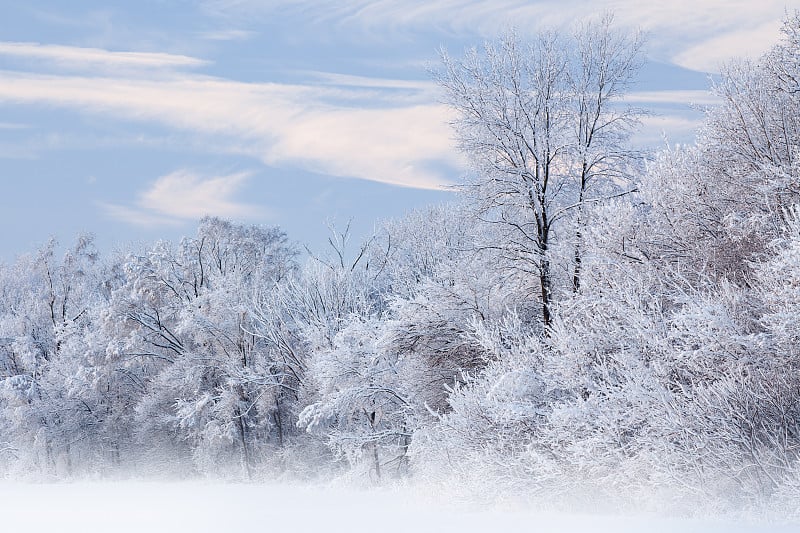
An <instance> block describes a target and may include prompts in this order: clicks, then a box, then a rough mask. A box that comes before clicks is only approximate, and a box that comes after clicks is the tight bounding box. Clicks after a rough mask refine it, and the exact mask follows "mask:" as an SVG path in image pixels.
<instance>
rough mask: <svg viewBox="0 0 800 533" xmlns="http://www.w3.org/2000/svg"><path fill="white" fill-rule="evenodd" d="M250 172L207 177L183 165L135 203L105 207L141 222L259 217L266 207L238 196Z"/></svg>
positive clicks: (108, 211)
mask: <svg viewBox="0 0 800 533" xmlns="http://www.w3.org/2000/svg"><path fill="white" fill-rule="evenodd" d="M250 176H251V174H250V173H245V172H240V173H236V174H229V175H225V176H212V177H203V176H200V175H198V174H196V173H194V172H192V171H190V170H186V169H181V170H177V171H175V172H172V173H170V174H167V175H165V176H161V177H160V178H158V179H157V180H155V182H153V183H152V185H151V186H150V188H148V189H147V190H145V191H142V192H140V193H139V196H138V199H137V201H136V202H135V204H134V205H132V206H129V205H120V204H108V203H106V204H101V207H102V208H103V209H104V210H105V212H106V214H107V215H109V216H111V217H112V218H116V219H118V220H122V221H123V222H127V223H129V224H133V225H137V226H161V225H176V224H180V223H182V222H184V221H187V220H191V221H194V220H197V219H199V218H202V217H204V216H206V215H209V216H221V217H227V218H236V219H243V218H246V219H252V218H257V217H259V216H263V214H264V212H263V210H262V209H260V208H258V207H256V206H254V205H250V204H246V203H241V202H238V201H236V199H235V197H236V195H237V193H239V191H240V190H241V188H242V187H243V186H244V184H245V182H246V181H247V180H248V179H249V178H250Z"/></svg>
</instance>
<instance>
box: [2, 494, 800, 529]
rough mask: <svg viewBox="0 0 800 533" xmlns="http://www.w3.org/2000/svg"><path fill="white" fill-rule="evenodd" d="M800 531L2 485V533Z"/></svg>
mask: <svg viewBox="0 0 800 533" xmlns="http://www.w3.org/2000/svg"><path fill="white" fill-rule="evenodd" d="M796 527H797V526H789V525H785V526H780V525H776V524H769V525H766V524H765V525H761V526H759V525H755V524H737V523H731V522H711V521H709V522H703V521H699V520H680V519H664V518H659V517H655V516H635V517H618V516H616V517H615V516H597V515H566V514H555V513H541V512H527V511H524V510H516V511H510V510H501V509H477V508H469V507H467V506H464V505H458V506H457V505H442V504H441V503H436V502H434V501H433V500H432V498H431V497H430V496H429V495H425V494H423V493H421V492H418V491H417V492H415V491H413V490H410V489H403V490H383V491H381V490H376V491H356V490H342V489H330V488H319V487H310V486H297V485H257V484H250V485H247V484H212V483H199V482H174V483H148V482H126V483H113V482H98V483H60V484H20V483H10V482H7V483H0V531H25V532H26V533H29V532H39V531H42V532H48V533H51V532H52V533H55V532H59V533H61V532H64V533H69V532H76V533H77V532H79V533H90V532H101V531H102V532H104V533H105V532H110V531H113V532H128V531H130V532H134V531H135V532H148V533H150V532H162V531H163V532H170V533H179V532H190V533H200V532H214V533H223V532H227V531H248V532H261V531H263V532H269V531H291V532H293V533H294V532H323V533H332V532H348V533H358V532H367V531H369V532H375V533H378V532H380V533H392V532H398V533H399V532H403V533H412V532H413V533H418V532H428V531H430V532H436V533H446V532H459V533H470V532H517V531H519V532H523V531H524V532H559V533H560V532H564V533H578V532H581V533H604V532H613V533H625V532H647V533H684V532H696V533H709V532H714V533H717V532H718V533H723V532H724V533H756V532H761V531H763V532H766V531H769V532H789V531H797V529H796Z"/></svg>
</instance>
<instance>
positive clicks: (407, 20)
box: [206, 0, 786, 72]
mask: <svg viewBox="0 0 800 533" xmlns="http://www.w3.org/2000/svg"><path fill="white" fill-rule="evenodd" d="M206 5H208V6H212V8H214V7H215V8H216V12H218V13H225V16H226V17H230V16H232V13H239V14H240V15H241V16H242V17H248V18H253V17H255V16H258V15H261V16H271V15H273V14H274V13H276V12H281V13H286V12H287V11H288V12H293V13H295V14H296V15H297V16H298V17H300V18H302V19H303V20H309V21H311V22H312V23H314V24H316V25H317V26H320V27H325V28H326V30H327V29H328V28H331V27H333V28H337V29H338V30H340V31H341V32H342V33H344V34H349V35H351V36H352V37H351V38H365V37H367V38H373V39H376V38H377V39H380V38H381V36H384V35H392V34H393V33H397V32H417V31H420V32H426V31H432V30H433V31H439V32H442V31H445V32H448V33H453V34H457V35H465V34H466V35H470V34H471V35H475V34H477V35H480V36H481V37H492V36H495V35H497V34H498V33H499V32H502V31H503V30H505V29H506V28H508V27H510V26H513V27H516V28H518V29H519V31H522V32H525V31H536V30H538V29H541V28H544V27H553V26H555V27H569V26H570V25H572V24H573V22H574V21H575V20H581V19H584V18H586V16H587V14H591V13H598V12H600V11H602V10H604V9H605V10H611V11H613V12H614V13H615V14H616V18H617V20H618V21H619V22H620V23H621V24H622V25H626V26H631V27H641V28H643V29H644V30H645V31H647V32H648V33H649V34H650V35H651V40H650V43H649V44H650V46H649V51H650V53H651V55H652V56H653V57H654V58H656V59H658V60H666V61H670V62H672V63H675V64H677V65H680V66H683V67H685V68H690V69H695V70H700V71H709V72H714V71H716V69H717V67H718V66H719V64H720V63H722V62H723V61H725V60H727V59H729V58H730V56H732V55H748V54H756V55H757V54H760V53H762V52H764V51H765V50H766V49H767V47H768V46H769V45H770V44H771V43H773V42H774V41H775V39H776V38H777V35H778V29H779V27H780V20H781V18H782V17H783V15H784V10H785V9H786V2H785V0H760V1H758V2H752V1H731V0H672V1H670V2H642V1H641V0H534V1H531V0H384V1H381V2H371V1H369V0H236V1H231V0H207V1H206ZM212 11H214V10H213V9H212ZM742 28H748V29H747V30H742ZM356 36H357V37H356Z"/></svg>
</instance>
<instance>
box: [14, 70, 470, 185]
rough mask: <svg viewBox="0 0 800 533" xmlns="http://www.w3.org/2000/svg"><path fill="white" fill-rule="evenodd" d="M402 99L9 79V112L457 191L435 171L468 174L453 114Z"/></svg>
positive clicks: (269, 88) (357, 93)
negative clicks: (140, 130) (134, 127)
mask: <svg viewBox="0 0 800 533" xmlns="http://www.w3.org/2000/svg"><path fill="white" fill-rule="evenodd" d="M361 83H365V82H363V80H362V81H361ZM367 85H369V84H367ZM373 85H375V86H380V83H379V82H376V83H375V84H373ZM375 91H378V93H379V94H380V96H379V97H377V98H376V97H375V94H374V93H375ZM406 91H407V92H410V93H413V89H408V88H407V89H406ZM394 98H395V97H394V96H392V97H387V95H385V94H383V93H380V91H379V89H376V88H372V87H370V88H368V89H365V90H362V89H360V88H357V87H356V88H350V89H347V88H342V87H320V86H308V85H289V84H277V83H245V82H237V81H230V80H225V79H220V78H213V77H207V76H198V75H189V74H184V75H181V76H173V77H170V78H167V79H158V80H154V79H143V78H135V77H124V78H121V77H88V76H87V77H84V76H65V75H38V74H29V73H21V72H9V71H0V102H13V103H18V104H48V105H57V106H62V107H65V108H72V109H79V110H81V111H84V112H89V113H94V114H105V115H111V116H114V117H117V118H122V119H128V120H137V121H147V122H155V123H159V124H162V125H165V126H167V127H170V128H174V129H180V130H186V131H190V132H193V133H197V134H200V135H207V136H214V137H215V141H216V142H215V143H214V144H215V145H216V146H218V147H230V146H235V150H236V151H237V153H246V154H248V155H250V156H252V157H256V158H258V159H260V160H261V161H263V162H264V163H266V164H268V165H271V166H280V165H285V164H291V165H293V166H299V167H301V168H305V169H307V170H311V171H315V172H320V173H326V174H332V175H336V176H342V177H354V178H360V179H366V180H372V181H378V182H382V183H388V184H393V185H399V186H404V187H414V188H423V189H439V188H442V187H444V186H446V185H448V184H449V179H450V178H449V177H448V176H444V175H442V174H441V172H439V171H434V170H431V168H432V167H434V166H438V167H440V166H441V165H442V164H444V165H445V166H447V167H449V168H452V169H454V171H453V174H452V175H455V174H457V173H458V169H459V168H460V165H461V163H460V160H459V158H458V156H457V154H456V152H455V150H454V148H453V144H452V142H451V141H450V136H451V133H450V130H449V126H448V125H447V120H448V117H449V115H448V111H447V109H446V108H445V107H444V106H442V105H438V104H420V103H418V102H417V101H415V98H413V97H409V100H410V103H409V102H404V101H403V97H402V96H399V97H398V98H397V100H398V101H399V103H394V104H393V103H392V101H393V99H394ZM369 104H371V105H369ZM220 141H228V142H220Z"/></svg>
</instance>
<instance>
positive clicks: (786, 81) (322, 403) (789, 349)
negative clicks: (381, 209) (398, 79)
mask: <svg viewBox="0 0 800 533" xmlns="http://www.w3.org/2000/svg"><path fill="white" fill-rule="evenodd" d="M643 61H644V59H643V40H642V38H641V36H640V35H638V34H635V33H628V32H625V31H621V30H619V29H617V28H616V27H615V26H614V25H613V23H612V21H611V19H610V18H609V17H606V18H601V19H599V20H596V21H595V22H593V23H590V24H585V25H582V26H580V27H578V28H577V29H576V30H575V31H574V32H573V33H570V34H565V33H558V32H544V33H542V34H540V35H539V36H538V37H536V38H533V39H529V40H525V39H521V38H519V37H518V36H516V35H515V34H514V33H509V34H507V35H506V36H505V37H503V38H500V39H497V40H495V41H491V42H487V43H486V44H485V45H484V46H483V47H481V48H477V49H474V50H470V51H467V52H466V53H464V54H463V55H461V56H455V57H454V56H451V55H448V54H447V53H445V52H443V53H442V56H441V62H440V64H439V67H438V68H437V69H436V71H435V72H434V73H433V76H434V78H435V81H436V82H437V83H438V85H439V86H440V88H441V90H442V94H443V95H444V98H445V99H446V101H447V103H448V104H449V105H450V107H451V108H452V110H453V112H454V115H453V116H454V117H455V120H454V122H453V124H452V125H453V133H454V135H455V136H456V138H457V141H458V146H459V149H460V150H461V151H462V153H463V155H464V156H465V157H466V159H467V160H468V161H469V163H470V171H469V173H468V175H467V176H466V177H465V178H464V180H463V182H462V184H461V185H460V186H459V187H458V194H457V195H455V196H456V199H455V200H454V201H453V202H451V203H448V204H443V205H433V206H430V207H426V208H423V209H418V210H416V211H413V212H410V213H408V214H407V215H406V216H404V217H401V218H398V219H393V220H385V221H382V222H380V223H379V225H378V226H377V227H376V230H375V232H374V234H373V235H372V236H371V237H370V238H368V239H366V240H364V241H363V242H353V241H354V239H352V238H351V235H350V231H349V229H348V228H347V227H343V228H342V227H338V228H337V227H332V228H331V232H330V238H329V245H330V246H329V247H328V249H327V252H323V253H311V252H304V251H303V248H302V247H301V246H300V245H298V244H296V243H294V242H292V241H291V240H290V238H289V237H288V236H287V235H286V234H285V233H284V232H283V231H282V230H280V229H279V228H273V227H264V226H255V225H244V224H238V223H235V222H232V221H228V220H223V219H219V218H213V217H206V218H204V219H202V220H201V221H200V222H199V225H198V227H197V230H196V233H195V234H193V235H188V236H186V237H184V238H183V239H181V240H180V241H178V242H169V241H159V242H155V243H152V244H149V245H130V246H129V247H127V249H125V250H124V251H120V252H115V253H110V254H107V255H103V256H101V255H100V254H99V252H98V251H97V249H96V246H95V243H94V241H93V238H92V236H91V235H81V236H79V237H78V238H77V239H76V241H75V242H74V244H72V245H70V246H69V247H67V248H63V247H61V246H60V245H59V244H57V243H56V242H54V241H52V242H49V243H47V244H46V245H44V246H43V247H41V248H40V249H38V250H36V251H33V252H31V253H28V254H25V255H20V256H18V257H17V258H16V259H15V260H14V261H12V262H10V263H8V264H0V472H2V475H3V476H4V477H6V478H9V479H35V480H63V479H105V478H113V479H119V478H130V477H136V478H141V477H144V478H150V477H153V478H182V479H186V478H196V477H210V478H214V479H224V480H236V481H242V480H245V481H247V480H252V481H261V480H283V479H303V480H317V479H333V478H346V479H351V480H353V481H354V482H356V483H360V484H365V485H378V484H388V483H394V482H396V481H402V482H405V481H407V480H413V481H415V482H420V483H429V484H433V485H435V486H441V487H449V488H453V489H454V490H456V489H457V490H459V491H461V492H464V493H469V494H473V495H474V496H475V497H477V498H480V499H482V500H489V501H491V500H493V499H497V498H502V497H504V496H506V495H514V496H515V497H521V498H529V499H530V500H531V501H536V502H539V503H541V504H542V505H545V506H572V505H587V502H588V505H590V506H611V507H614V508H623V509H624V508H630V507H633V506H635V507H637V508H644V509H655V510H660V511H669V512H672V511H679V512H694V513H704V512H708V511H713V512H723V513H724V512H738V511H740V510H742V509H745V510H752V511H758V512H762V511H771V510H774V511H775V512H780V513H783V514H784V515H787V514H788V516H789V517H790V518H798V517H800V508H798V505H797V501H798V499H800V207H798V205H800V13H797V12H795V13H794V14H791V15H788V16H787V18H786V19H785V22H784V26H783V30H782V37H781V40H780V41H779V42H778V43H776V44H775V45H774V46H773V47H772V48H771V49H770V50H769V52H767V53H766V54H765V55H763V56H762V57H761V58H759V59H757V60H734V61H732V62H730V63H728V64H727V65H726V66H725V68H724V69H723V71H722V74H721V76H720V77H719V78H718V79H717V80H716V81H715V82H714V85H713V87H712V88H711V90H712V91H713V92H714V93H715V94H716V95H717V97H718V99H719V104H718V105H715V106H710V107H708V108H706V109H704V113H705V118H704V122H703V126H702V128H701V129H700V130H699V131H698V132H697V139H696V141H695V142H694V144H691V145H686V146H669V147H664V148H662V149H659V150H656V151H649V152H645V151H642V150H639V149H635V148H634V147H633V146H635V145H634V143H633V142H632V140H634V139H635V136H636V132H637V126H638V124H639V122H640V120H641V119H642V117H643V116H644V111H642V110H640V109H637V108H635V107H632V106H630V105H629V104H628V101H627V100H626V94H627V92H628V91H629V90H630V88H631V86H632V84H633V83H634V82H635V80H636V75H637V72H638V70H639V68H640V67H641V65H642V63H643ZM64 250H66V251H64Z"/></svg>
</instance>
